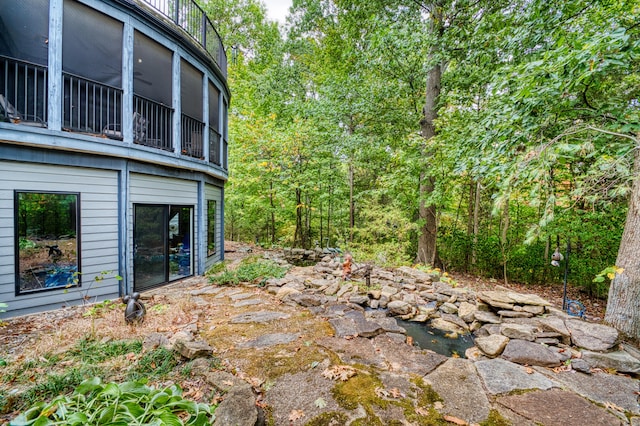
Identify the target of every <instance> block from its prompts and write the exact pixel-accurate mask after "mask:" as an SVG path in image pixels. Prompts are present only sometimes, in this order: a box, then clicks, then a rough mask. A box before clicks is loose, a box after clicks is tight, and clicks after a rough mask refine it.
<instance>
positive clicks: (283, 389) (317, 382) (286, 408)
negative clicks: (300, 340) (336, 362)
mask: <svg viewBox="0 0 640 426" xmlns="http://www.w3.org/2000/svg"><path fill="white" fill-rule="evenodd" d="M325 367H326V365H325V366H322V365H320V366H318V367H316V368H315V369H313V370H309V371H305V372H301V373H296V374H285V375H284V376H281V377H279V378H278V379H277V381H276V383H275V385H274V386H273V387H272V388H270V389H269V390H268V391H267V392H266V395H265V397H264V399H263V401H262V402H264V403H265V404H267V405H269V406H270V407H272V410H271V413H272V416H273V421H274V424H275V425H276V426H290V425H291V426H301V425H304V424H306V423H307V422H309V421H310V420H312V419H313V418H314V417H317V416H319V415H321V414H322V413H331V412H340V411H343V410H342V409H341V408H340V407H339V406H338V404H337V402H336V401H335V400H334V399H333V396H332V395H331V388H333V386H334V385H335V382H333V381H331V380H329V379H327V378H325V377H323V376H322V371H323V370H324V368H325ZM294 410H295V412H298V413H303V414H304V417H302V416H300V418H297V419H295V420H291V419H290V418H289V417H290V413H292V412H294ZM229 424H233V423H229Z"/></svg>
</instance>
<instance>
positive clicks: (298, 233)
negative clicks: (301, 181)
mask: <svg viewBox="0 0 640 426" xmlns="http://www.w3.org/2000/svg"><path fill="white" fill-rule="evenodd" d="M303 232H304V231H303V228H302V189H300V188H296V230H295V232H294V234H293V246H294V247H302V244H303V241H302V240H303V236H302V233H303Z"/></svg>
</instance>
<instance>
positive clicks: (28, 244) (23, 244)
mask: <svg viewBox="0 0 640 426" xmlns="http://www.w3.org/2000/svg"><path fill="white" fill-rule="evenodd" d="M19 245H20V250H26V249H31V248H36V243H35V242H33V241H31V240H30V239H28V238H20V242H19Z"/></svg>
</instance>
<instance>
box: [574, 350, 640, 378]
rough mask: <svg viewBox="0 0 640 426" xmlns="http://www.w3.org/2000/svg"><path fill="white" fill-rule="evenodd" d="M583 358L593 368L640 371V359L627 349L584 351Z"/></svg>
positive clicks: (622, 371) (626, 371)
mask: <svg viewBox="0 0 640 426" xmlns="http://www.w3.org/2000/svg"><path fill="white" fill-rule="evenodd" d="M582 359H583V360H584V361H586V363H587V364H589V365H590V366H591V367H592V368H603V369H613V370H615V371H617V372H619V373H632V374H638V373H640V360H638V359H637V358H635V357H633V356H631V355H629V354H628V353H627V352H625V351H616V352H609V353H601V352H591V351H582Z"/></svg>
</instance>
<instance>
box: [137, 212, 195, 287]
mask: <svg viewBox="0 0 640 426" xmlns="http://www.w3.org/2000/svg"><path fill="white" fill-rule="evenodd" d="M192 240H193V207H190V206H172V205H149V204H135V205H134V224H133V244H134V260H133V275H134V283H133V288H134V290H135V291H143V290H146V289H149V288H152V287H156V286H159V285H162V284H165V283H168V282H169V281H174V280H177V279H180V278H184V277H187V276H190V275H192V273H193V272H192V271H193V258H192V255H191V254H192V247H191V241H192Z"/></svg>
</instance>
